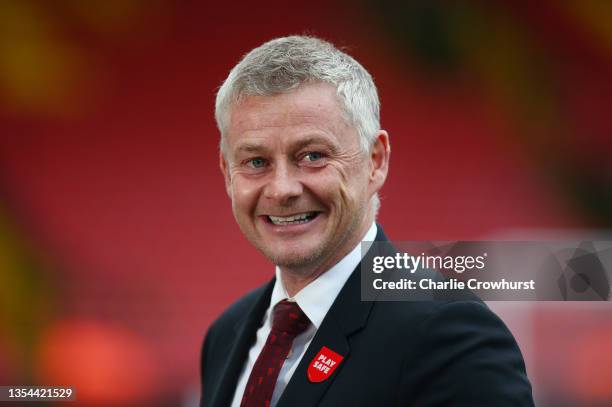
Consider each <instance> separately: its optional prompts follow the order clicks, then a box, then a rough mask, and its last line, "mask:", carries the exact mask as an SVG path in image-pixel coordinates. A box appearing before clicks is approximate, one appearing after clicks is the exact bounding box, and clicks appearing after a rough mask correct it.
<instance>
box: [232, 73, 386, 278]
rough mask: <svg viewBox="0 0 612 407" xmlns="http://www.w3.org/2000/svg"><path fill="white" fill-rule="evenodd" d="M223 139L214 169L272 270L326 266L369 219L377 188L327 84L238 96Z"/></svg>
mask: <svg viewBox="0 0 612 407" xmlns="http://www.w3.org/2000/svg"><path fill="white" fill-rule="evenodd" d="M225 141H226V144H225V145H226V151H225V156H222V157H221V169H222V171H223V173H224V175H225V180H226V186H227V190H228V194H229V196H230V198H231V199H232V209H233V212H234V216H235V217H236V220H237V222H238V225H239V226H240V229H241V230H242V232H243V233H244V234H245V236H246V237H247V238H248V239H249V241H251V243H253V244H254V245H255V246H256V247H257V248H258V249H259V250H260V251H261V252H262V253H263V254H264V255H265V256H266V257H268V258H269V259H270V260H271V261H272V262H274V263H275V264H276V265H279V266H281V267H288V268H293V269H296V270H297V269H309V268H311V267H313V266H314V267H315V268H318V267H330V266H332V265H333V264H335V262H337V261H339V260H340V259H341V258H342V257H343V256H344V255H345V254H346V253H348V251H349V250H351V249H352V248H353V247H354V246H355V245H356V244H357V243H358V242H359V239H360V238H361V233H364V232H365V230H366V229H367V227H368V226H369V224H370V222H372V220H373V219H372V218H373V216H372V215H371V214H370V212H371V211H369V210H368V209H369V208H370V198H371V197H372V195H373V194H374V193H375V192H376V190H378V188H379V187H380V186H379V185H378V186H377V185H375V184H376V183H375V182H372V174H371V173H372V167H373V166H372V160H371V157H369V155H368V154H364V152H362V150H361V149H360V144H359V136H358V133H357V130H356V129H355V128H354V126H352V125H350V124H349V123H348V122H347V120H346V119H345V118H344V116H343V113H342V110H341V107H340V103H339V101H338V98H337V96H336V90H335V88H334V87H333V86H331V85H328V84H310V85H305V86H302V87H300V88H298V90H296V91H293V92H290V93H285V94H279V95H274V96H251V97H247V98H245V99H244V100H243V101H241V102H240V103H239V104H238V105H236V106H233V108H232V109H231V112H230V124H229V128H228V130H227V134H226V140H225ZM336 257H337V258H336Z"/></svg>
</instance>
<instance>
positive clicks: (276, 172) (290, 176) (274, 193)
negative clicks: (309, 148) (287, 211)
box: [264, 162, 303, 206]
mask: <svg viewBox="0 0 612 407" xmlns="http://www.w3.org/2000/svg"><path fill="white" fill-rule="evenodd" d="M296 172H297V169H295V168H292V166H291V165H290V164H287V163H283V162H279V163H277V165H275V166H274V169H273V171H272V174H270V176H271V178H270V179H269V182H268V183H267V184H266V186H265V189H264V196H265V197H266V198H267V199H270V200H274V201H275V203H277V204H279V205H283V206H285V205H290V204H291V203H292V201H293V200H295V198H297V197H299V196H300V195H301V194H302V192H303V185H302V183H301V182H300V179H299V176H298V174H297V173H296Z"/></svg>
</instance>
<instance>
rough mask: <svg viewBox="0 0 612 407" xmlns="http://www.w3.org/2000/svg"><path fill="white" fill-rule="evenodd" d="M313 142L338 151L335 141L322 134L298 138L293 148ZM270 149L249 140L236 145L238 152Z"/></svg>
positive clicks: (258, 151)
mask: <svg viewBox="0 0 612 407" xmlns="http://www.w3.org/2000/svg"><path fill="white" fill-rule="evenodd" d="M312 144H323V145H325V146H327V147H328V148H330V149H331V150H332V152H337V151H338V147H337V146H336V145H335V143H333V142H331V141H330V140H329V139H327V138H324V137H320V136H309V137H307V138H305V139H302V140H298V141H296V142H295V143H294V144H292V145H291V149H293V150H300V149H302V148H304V147H307V146H309V145H312ZM269 150H270V149H269V148H268V147H266V146H265V145H263V144H260V143H253V142H249V141H245V142H243V143H240V144H239V145H238V146H237V147H236V152H247V153H261V152H267V151H269Z"/></svg>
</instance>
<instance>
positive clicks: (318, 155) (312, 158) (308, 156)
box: [304, 151, 323, 161]
mask: <svg viewBox="0 0 612 407" xmlns="http://www.w3.org/2000/svg"><path fill="white" fill-rule="evenodd" d="M304 158H306V159H307V160H308V161H318V160H320V159H321V158H323V154H321V153H319V152H316V151H311V152H309V153H307V154H306V155H305V156H304Z"/></svg>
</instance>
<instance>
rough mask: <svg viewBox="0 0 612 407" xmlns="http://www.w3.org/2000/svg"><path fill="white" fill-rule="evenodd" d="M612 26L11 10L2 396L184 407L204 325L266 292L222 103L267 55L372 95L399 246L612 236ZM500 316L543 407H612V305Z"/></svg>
mask: <svg viewBox="0 0 612 407" xmlns="http://www.w3.org/2000/svg"><path fill="white" fill-rule="evenodd" d="M610 27H612V6H611V5H609V4H608V3H606V2H598V1H581V2H569V3H566V2H556V1H537V2H523V1H516V2H511V1H500V2H495V3H494V4H492V3H490V2H486V1H479V0H471V1H465V2H462V3H461V5H460V6H459V5H457V4H455V3H454V2H436V5H432V4H430V2H425V1H412V2H410V1H408V2H405V3H402V4H401V5H400V4H398V3H396V2H391V1H382V2H375V1H360V2H349V1H346V0H338V1H331V2H326V1H320V0H313V1H310V2H308V3H306V2H303V3H295V4H287V3H286V2H279V1H275V0H274V1H269V2H266V3H265V5H264V4H257V3H251V2H241V1H234V2H215V3H213V4H206V3H205V2H196V1H183V2H170V1H143V0H124V1H120V0H113V1H90V2H81V1H78V0H61V1H55V2H41V1H35V0H22V1H18V0H14V1H13V0H9V1H4V2H2V3H0V120H1V121H2V126H1V127H0V132H1V133H0V326H2V329H1V330H0V384H69V385H73V386H75V387H77V388H78V397H79V400H81V402H82V403H84V404H88V405H95V404H98V405H122V406H123V405H125V406H127V405H134V406H139V405H148V406H152V405H159V406H163V405H179V404H183V405H186V406H187V405H193V404H190V403H193V400H194V399H197V391H198V389H197V386H198V363H199V348H200V345H201V340H202V338H203V334H204V333H205V331H206V329H207V326H208V325H209V324H210V323H211V322H212V321H213V319H214V318H215V317H216V316H217V315H218V314H219V313H220V312H221V311H222V310H223V309H224V307H225V306H227V305H228V304H229V303H230V302H232V301H233V300H234V299H236V298H237V297H239V296H240V295H241V294H243V293H244V292H245V291H247V290H248V289H250V288H252V287H254V286H256V285H259V284H260V283H263V282H264V281H266V280H267V279H269V278H270V277H271V275H272V273H273V266H272V265H271V264H269V263H268V262H267V261H266V260H265V259H264V258H263V257H262V256H261V255H260V254H259V253H258V252H256V250H255V249H254V248H253V247H251V246H250V244H248V242H247V241H246V240H245V239H244V238H243V236H242V235H241V233H240V231H239V230H238V227H237V226H236V224H235V222H234V219H233V217H232V214H231V208H230V202H229V199H228V198H227V196H226V195H225V192H224V187H223V181H222V178H221V175H220V173H219V171H218V149H217V143H218V137H219V136H218V133H217V130H216V127H215V124H214V119H213V104H214V95H215V92H216V89H217V88H218V86H219V85H220V84H221V82H222V81H223V79H224V78H225V76H226V75H227V73H228V72H229V69H231V67H232V66H233V65H234V64H235V63H237V62H238V60H239V58H240V57H241V56H242V55H243V54H244V53H246V52H248V51H249V50H250V49H252V48H253V47H255V46H257V45H259V44H261V43H263V42H264V41H267V40H269V39H271V38H274V37H277V36H282V35H288V34H295V33H309V34H313V35H317V36H321V37H323V38H325V39H328V40H330V41H332V42H334V43H335V44H337V45H339V46H343V47H345V48H346V49H347V51H348V52H349V53H350V54H351V55H353V56H354V57H355V58H356V59H358V60H359V61H360V62H362V63H363V65H364V66H365V67H366V68H367V69H368V70H369V71H370V72H371V73H372V75H373V76H374V79H375V81H376V83H377V86H378V88H379V93H380V97H381V102H382V112H381V114H382V125H383V128H385V129H386V130H388V131H389V133H390V136H391V143H392V147H393V155H392V161H391V174H390V178H389V179H388V182H387V184H386V186H385V188H384V190H383V191H382V194H381V195H382V208H381V212H380V217H379V221H380V223H381V224H382V225H383V227H384V228H385V231H386V232H387V234H388V235H389V236H390V237H391V238H392V239H395V240H428V239H439V240H447V239H448V240H450V239H479V238H492V237H495V236H497V237H500V236H506V235H508V234H511V233H512V234H514V235H515V236H516V233H518V234H519V236H523V237H525V236H530V234H531V233H533V232H534V231H538V233H540V232H541V231H546V233H548V234H549V235H550V234H553V235H554V234H555V233H557V231H561V230H565V231H567V230H573V231H575V230H589V231H593V230H602V229H606V228H609V227H610V225H611V224H612V190H611V189H612V162H611V160H610V158H609V157H610V156H611V153H612V137H611V134H612V121H610V119H609V111H610V109H611V108H612V29H611V28H610ZM559 233H561V232H559ZM246 265H248V266H247V267H245V266H246ZM492 305H493V307H494V308H495V309H496V310H497V311H498V312H499V313H500V314H501V315H502V317H503V318H504V319H505V320H506V322H507V323H508V324H509V326H510V327H511V329H512V330H513V332H514V333H515V335H516V336H517V338H518V340H519V343H520V344H521V347H522V348H523V351H524V352H525V356H526V359H527V368H528V371H529V374H530V376H531V378H532V380H533V383H534V391H535V393H536V396H537V398H538V400H539V402H540V405H545V406H546V405H550V406H600V405H601V406H603V405H609V404H610V403H611V402H612V388H611V387H610V386H606V385H605V383H607V384H609V383H612V376H611V373H610V372H611V371H612V357H611V356H610V355H612V345H611V344H612V331H611V327H612V323H611V322H612V321H611V320H610V317H609V316H607V314H609V311H610V308H609V307H608V304H603V305H597V306H595V305H592V307H591V308H589V307H590V306H589V305H588V304H586V305H585V304H580V307H579V306H578V305H577V304H557V305H555V304H546V305H543V304H505V305H504V304H492ZM568 333H571V335H570V334H568ZM579 333H580V335H579V337H578V336H577V335H578V334H579ZM572 335H575V336H576V338H574V339H575V340H574V339H567V338H572ZM553 343H554V344H556V346H552V344H553ZM578 344H579V345H578ZM576 346H579V348H576ZM587 362H588V363H587ZM563 367H565V369H567V371H566V372H565V374H560V373H559V372H560V369H563ZM555 372H556V373H555Z"/></svg>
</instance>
